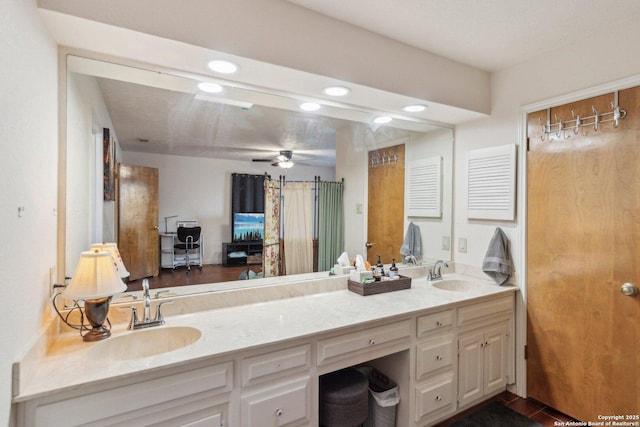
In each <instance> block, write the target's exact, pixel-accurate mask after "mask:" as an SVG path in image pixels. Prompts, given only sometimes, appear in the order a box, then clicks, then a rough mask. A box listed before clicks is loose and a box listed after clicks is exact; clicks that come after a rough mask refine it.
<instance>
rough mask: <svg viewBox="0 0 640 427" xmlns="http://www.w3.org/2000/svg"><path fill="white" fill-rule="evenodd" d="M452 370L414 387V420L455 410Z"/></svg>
mask: <svg viewBox="0 0 640 427" xmlns="http://www.w3.org/2000/svg"><path fill="white" fill-rule="evenodd" d="M454 387H455V382H454V381H453V372H451V373H448V374H446V375H443V376H441V377H438V378H436V379H434V380H432V381H429V382H428V383H425V384H423V385H421V386H418V387H416V421H420V420H421V419H422V418H423V417H427V416H428V415H433V414H434V413H435V412H436V411H437V412H438V413H439V414H443V413H447V412H449V411H453V410H455V401H454V397H455V389H454Z"/></svg>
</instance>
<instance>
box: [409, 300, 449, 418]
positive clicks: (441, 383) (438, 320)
mask: <svg viewBox="0 0 640 427" xmlns="http://www.w3.org/2000/svg"><path fill="white" fill-rule="evenodd" d="M454 319H455V310H454V309H449V310H445V311H441V312H438V313H431V314H427V315H425V316H420V317H418V318H417V328H416V336H417V344H416V358H415V359H416V371H415V381H416V386H415V390H414V396H415V404H414V408H415V421H416V422H418V423H420V425H425V424H426V423H429V422H431V421H434V420H436V419H440V418H443V417H445V416H447V415H450V414H453V413H454V412H455V410H456V381H455V362H456V353H455V335H454V334H455V325H454Z"/></svg>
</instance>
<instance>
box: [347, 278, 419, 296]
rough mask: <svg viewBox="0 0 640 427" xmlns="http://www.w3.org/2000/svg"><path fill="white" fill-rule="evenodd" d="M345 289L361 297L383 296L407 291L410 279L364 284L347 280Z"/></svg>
mask: <svg viewBox="0 0 640 427" xmlns="http://www.w3.org/2000/svg"><path fill="white" fill-rule="evenodd" d="M347 287H348V288H349V290H350V291H351V292H355V293H356V294H360V295H362V296H367V295H375V294H383V293H385V292H393V291H399V290H401V289H409V288H410V287H411V277H406V276H400V278H399V279H394V280H385V281H380V282H371V283H366V284H362V283H360V282H354V281H353V280H349V281H348V282H347Z"/></svg>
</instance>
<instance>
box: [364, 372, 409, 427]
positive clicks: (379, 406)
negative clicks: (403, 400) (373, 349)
mask: <svg viewBox="0 0 640 427" xmlns="http://www.w3.org/2000/svg"><path fill="white" fill-rule="evenodd" d="M358 370H359V371H360V372H362V373H363V374H365V375H366V376H367V379H368V380H369V415H368V416H367V419H366V420H365V422H364V424H363V426H364V427H395V425H396V407H397V406H398V403H399V402H400V392H399V390H398V384H396V383H395V382H394V381H393V380H392V379H390V378H389V377H387V376H386V375H384V374H383V373H382V372H380V371H378V370H377V369H375V368H371V367H360V368H358Z"/></svg>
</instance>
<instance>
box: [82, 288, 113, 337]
mask: <svg viewBox="0 0 640 427" xmlns="http://www.w3.org/2000/svg"><path fill="white" fill-rule="evenodd" d="M110 302H111V297H104V298H98V299H88V300H85V302H84V314H85V316H87V320H88V321H89V324H90V325H91V326H92V328H91V329H90V330H89V332H87V333H86V334H84V335H83V336H82V340H83V341H89V342H90V341H100V340H103V339H105V338H109V337H110V336H111V331H110V330H109V329H107V328H105V327H104V326H103V324H104V322H105V320H106V319H107V314H109V303H110Z"/></svg>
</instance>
